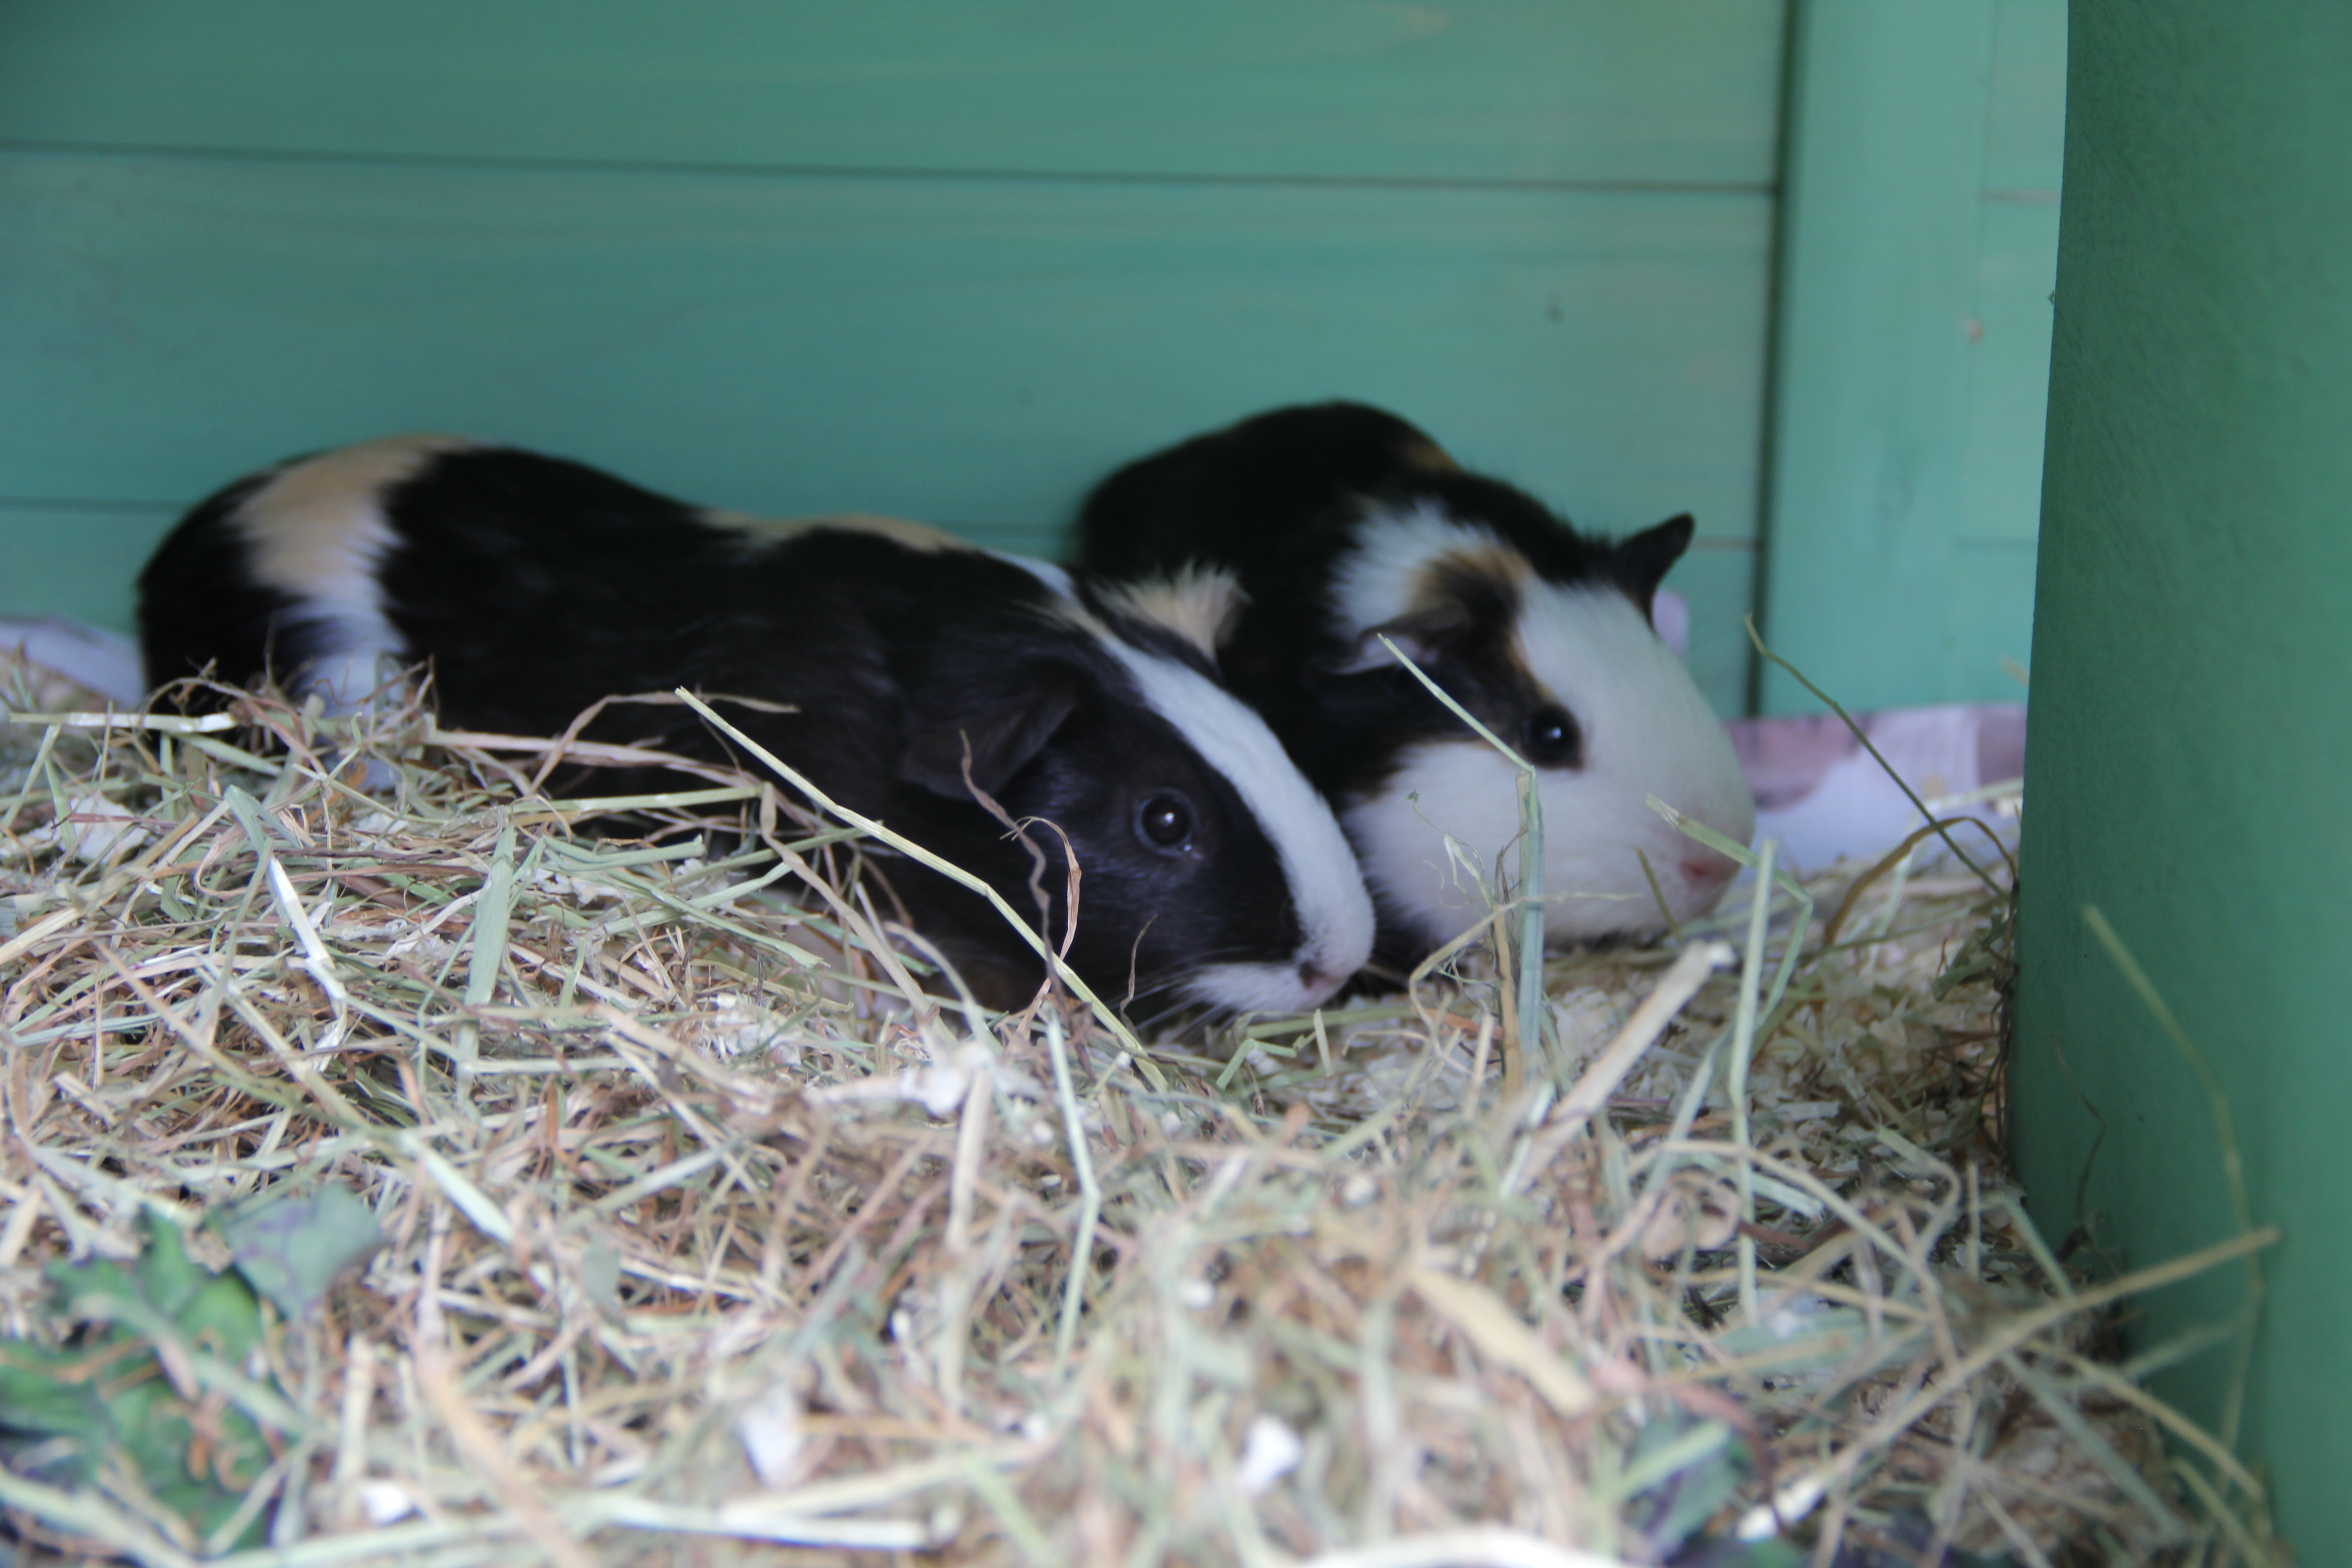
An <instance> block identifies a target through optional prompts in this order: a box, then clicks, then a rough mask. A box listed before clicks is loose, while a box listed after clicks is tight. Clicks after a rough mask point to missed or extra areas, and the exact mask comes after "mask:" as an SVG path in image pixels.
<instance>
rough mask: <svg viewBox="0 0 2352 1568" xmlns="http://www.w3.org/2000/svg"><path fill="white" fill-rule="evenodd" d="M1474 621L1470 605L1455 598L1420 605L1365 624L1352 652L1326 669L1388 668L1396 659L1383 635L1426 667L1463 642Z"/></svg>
mask: <svg viewBox="0 0 2352 1568" xmlns="http://www.w3.org/2000/svg"><path fill="white" fill-rule="evenodd" d="M1474 624H1475V617H1474V616H1472V615H1471V613H1470V608H1469V606H1468V605H1462V604H1458V603H1456V602H1454V600H1452V599H1444V600H1440V601H1438V602H1437V603H1434V604H1431V605H1421V606H1419V607H1417V608H1414V609H1411V610H1408V611H1406V612H1405V613H1404V614H1403V615H1402V616H1397V617H1396V618H1395V619H1393V620H1387V621H1382V622H1381V624H1380V625H1379V626H1367V627H1365V628H1364V631H1363V635H1362V636H1360V637H1357V638H1356V647H1355V651H1354V652H1353V653H1352V654H1350V655H1349V656H1348V657H1347V658H1342V659H1340V660H1339V661H1338V662H1337V663H1334V664H1329V665H1326V666H1325V667H1324V668H1325V669H1326V671H1327V672H1328V673H1329V674H1332V675H1361V674H1363V673H1364V672H1365V671H1366V670H1368V669H1385V668H1388V667H1389V666H1390V665H1392V664H1394V663H1395V662H1396V660H1395V659H1393V658H1390V657H1389V650H1388V649H1387V648H1386V647H1382V646H1381V638H1382V637H1386V638H1388V639H1389V641H1391V642H1392V643H1394V644H1396V645H1397V647H1398V648H1399V649H1401V650H1402V652H1403V654H1404V656H1405V657H1406V658H1409V659H1411V660H1412V661H1413V663H1415V664H1417V665H1420V666H1421V667H1423V668H1424V669H1425V668H1428V667H1429V666H1430V665H1433V664H1434V663H1436V662H1437V661H1438V660H1439V659H1440V658H1443V657H1444V655H1445V653H1446V650H1447V649H1449V648H1450V647H1453V646H1454V643H1456V642H1458V641H1460V640H1461V638H1462V637H1463V636H1464V634H1465V633H1467V632H1468V631H1470V630H1471V629H1472V627H1473V626H1474Z"/></svg>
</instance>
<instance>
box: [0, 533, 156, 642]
mask: <svg viewBox="0 0 2352 1568" xmlns="http://www.w3.org/2000/svg"><path fill="white" fill-rule="evenodd" d="M175 517H176V514H175V513H173V512H172V511H170V510H158V509H155V508H152V507H151V508H143V509H135V510H133V509H118V508H100V507H58V506H50V507H41V506H31V507H26V506H15V505H0V563H5V570H0V616H73V617H74V618H75V619H76V620H81V621H88V622H89V624H91V625H92V626H110V627H112V628H113V629H115V630H116V631H123V632H127V631H129V630H131V607H132V606H131V579H132V578H134V577H135V576H137V575H138V572H139V568H140V566H141V564H142V563H144V562H145V561H146V559H147V552H149V551H151V550H152V549H154V548H155V542H156V541H158V540H160V539H162V538H163V532H164V531H165V530H166V529H168V528H170V527H171V526H172V523H173V521H174V520H175Z"/></svg>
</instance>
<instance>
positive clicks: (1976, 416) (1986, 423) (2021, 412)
mask: <svg viewBox="0 0 2352 1568" xmlns="http://www.w3.org/2000/svg"><path fill="white" fill-rule="evenodd" d="M2057 286H2058V209H2057V208H2056V207H2055V206H2021V205H2014V204H2011V203H2006V202H1987V203H1984V204H1983V205H1981V206H1980V208H1979V212H1978V215H1977V277H1976V294H1975V299H1974V305H1973V311H1974V313H1973V315H1972V316H1971V317H1970V321H1971V324H1972V330H1971V334H1970V335H1971V339H1972V341H1971V342H1969V397H1968V407H1967V414H1966V418H1967V421H1968V425H1967V445H1966V448H1965V450H1964V452H1963V454H1962V458H1961V464H1960V491H1959V500H1958V505H1957V509H1956V510H1955V513H1954V521H1953V527H1954V529H1955V530H1956V531H1957V532H1958V535H1959V537H1960V538H1962V539H1963V540H1969V539H1974V540H1981V541H1991V540H2008V541H2011V542H2016V543H2021V544H2023V545H2025V546H2027V547H2028V548H2029V549H2030V548H2031V547H2032V543H2033V540H2034V536H2035V534H2036V532H2037V531H2038V530H2039V528H2040V525H2041V519H2042V424H2043V421H2044V418H2045V416H2046V415H2047V412H2048V408H2049V402H2050V328H2051V322H2052V318H2053V310H2054V308H2053V306H2052V304H2051V302H2050V296H2051V294H2052V292H2053V290H2054V289H2056V288H2057ZM2027 582H2028V590H2027V596H2028V598H2029V599H2030V598H2031V596H2032V588H2031V584H2032V578H2031V576H2029V577H2028V579H2027Z"/></svg>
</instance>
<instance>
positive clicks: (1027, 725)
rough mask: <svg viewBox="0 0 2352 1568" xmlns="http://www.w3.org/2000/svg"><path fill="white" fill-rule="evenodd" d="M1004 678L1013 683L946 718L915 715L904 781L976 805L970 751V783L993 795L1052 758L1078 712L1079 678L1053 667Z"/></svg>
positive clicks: (948, 711)
mask: <svg viewBox="0 0 2352 1568" xmlns="http://www.w3.org/2000/svg"><path fill="white" fill-rule="evenodd" d="M1005 673H1006V675H1007V677H1008V678H1007V679H1003V681H1001V682H997V683H994V684H992V686H991V687H990V688H989V689H987V690H986V691H985V692H978V693H972V694H971V695H970V696H969V697H967V698H966V700H961V701H958V702H954V703H952V704H949V705H945V710H940V711H931V712H918V713H916V714H913V715H911V716H910V717H909V719H908V727H907V749H906V751H905V752H903V753H901V754H900V756H899V758H898V776H899V777H900V778H902V779H905V780H907V781H908V783H909V784H920V785H922V786H923V787H924V788H925V789H927V790H929V791H930V792H931V793H933V794H934V795H945V796H947V797H948V798H949V799H950V800H969V799H971V789H970V787H969V786H967V785H966V784H965V783H964V771H963V767H964V756H965V752H966V750H967V748H969V750H970V753H971V783H972V784H978V785H979V786H980V787H981V788H982V789H983V790H986V791H987V792H988V793H989V794H991V795H994V794H995V793H996V792H997V791H998V790H1000V789H1002V788H1003V787H1004V782H1005V781H1006V780H1007V779H1009V778H1011V777H1012V776H1013V774H1015V773H1019V772H1020V771H1021V770H1022V769H1023V768H1024V767H1026V766H1027V765H1028V764H1029V762H1030V759H1032V758H1033V757H1034V756H1036V754H1037V753H1038V752H1041V751H1043V750H1045V742H1048V741H1050V740H1052V739H1053V738H1054V731H1056V730H1059V729H1060V728H1061V727H1062V722H1063V721H1064V720H1066V719H1067V718H1069V716H1070V714H1071V712H1072V710H1075V709H1076V707H1077V705H1078V695H1079V692H1078V687H1079V680H1078V676H1077V673H1076V671H1075V670H1069V669H1063V668H1055V667H1052V666H1047V667H1045V668H1036V667H1034V666H1024V667H1023V668H1020V669H1018V670H1015V671H1008V672H1005Z"/></svg>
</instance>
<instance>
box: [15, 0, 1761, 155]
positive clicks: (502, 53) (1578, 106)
mask: <svg viewBox="0 0 2352 1568" xmlns="http://www.w3.org/2000/svg"><path fill="white" fill-rule="evenodd" d="M1784 5H1785V0H1643V4H1641V5H1625V4H1624V3H1623V0H1464V3H1460V4H1454V5H1443V6H1431V5H1392V4H1384V3H1378V0H1286V3H1285V4H1282V5H1265V4H1263V3H1262V0H1150V3H1148V4H1125V5H1099V4H1094V3H1091V0H829V3H826V4H794V5H745V4H742V3H741V0H662V3H661V4H659V5H654V4H648V3H646V0H571V3H569V4H566V5H563V6H562V7H561V8H560V10H554V11H551V10H550V9H549V8H548V7H547V6H546V5H542V4H536V3H532V0H403V3H402V4H400V5H384V4H380V3H379V4H372V5H320V4H318V3H316V0H205V3H204V4H202V5H189V4H186V0H29V3H26V4H18V5H10V6H7V7H6V8H5V12H0V140H7V141H14V142H76V143H83V144H110V145H136V146H144V147H215V148H247V149H259V150H270V151H278V152H289V153H364V154H376V155H393V156H420V155H422V156H443V157H459V158H483V157H488V158H552V159H562V160H568V161H578V160H600V159H601V160H613V161H622V162H660V163H710V164H739V165H740V164H758V165H780V164H782V165H798V166H811V165H821V166H840V167H857V168H892V169H920V170H947V169H966V170H982V171H995V172H1004V171H1013V170H1023V171H1045V172H1064V173H1095V174H1173V175H1244V176H1313V177H1318V178H1373V179H1393V178H1416V179H1448V180H1453V179H1477V180H1546V181H1608V182H1684V183H1689V182H1698V183H1717V184H1721V183H1731V184H1764V183H1767V182H1769V180H1770V179H1771V177H1772V163H1773V138H1774V134H1775V127H1776V125H1777V122H1778V102H1777V99H1778V92H1779V84H1780V41H1781V34H1782V28H1783V22H1782V18H1783V15H1784Z"/></svg>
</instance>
